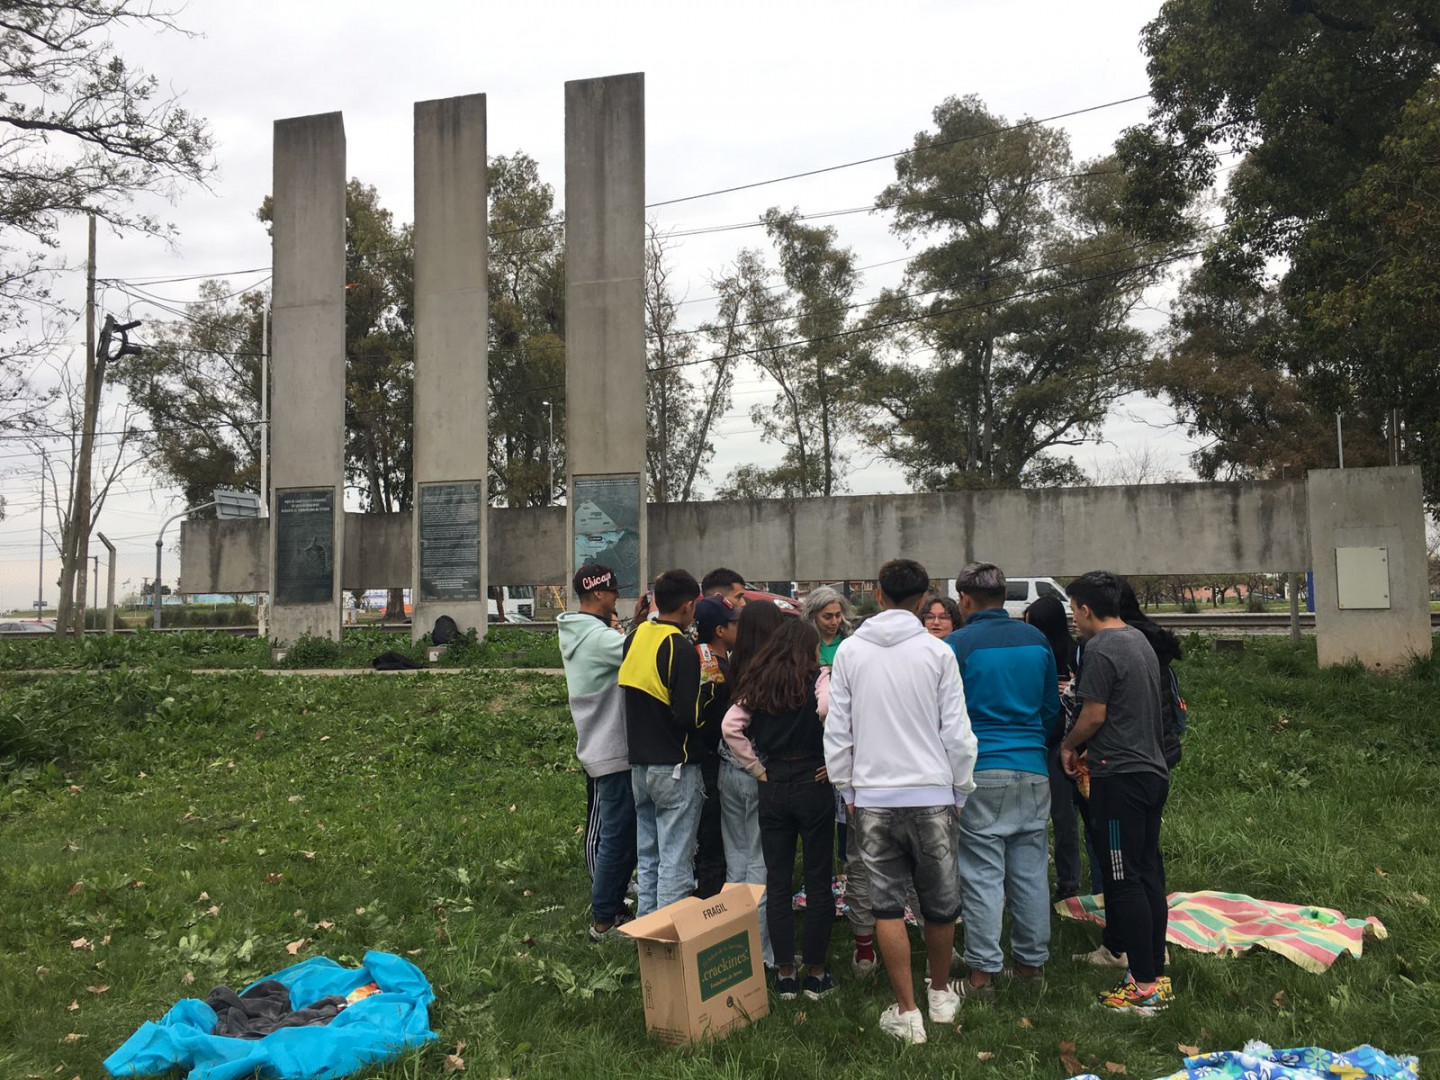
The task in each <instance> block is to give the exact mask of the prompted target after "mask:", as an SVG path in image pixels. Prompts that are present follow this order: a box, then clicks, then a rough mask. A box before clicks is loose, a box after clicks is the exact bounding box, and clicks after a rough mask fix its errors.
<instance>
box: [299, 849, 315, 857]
mask: <svg viewBox="0 0 1440 1080" xmlns="http://www.w3.org/2000/svg"><path fill="white" fill-rule="evenodd" d="M300 854H301V855H304V856H305V857H306V858H307V859H313V858H314V857H315V852H313V851H302V852H300Z"/></svg>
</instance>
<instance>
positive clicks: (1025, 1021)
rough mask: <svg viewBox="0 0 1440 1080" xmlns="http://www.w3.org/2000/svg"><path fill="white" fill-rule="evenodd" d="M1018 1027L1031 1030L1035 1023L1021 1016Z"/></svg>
mask: <svg viewBox="0 0 1440 1080" xmlns="http://www.w3.org/2000/svg"><path fill="white" fill-rule="evenodd" d="M1020 1026H1021V1027H1022V1028H1033V1027H1034V1026H1035V1022H1034V1021H1033V1020H1031V1019H1030V1018H1029V1017H1028V1016H1022V1017H1020Z"/></svg>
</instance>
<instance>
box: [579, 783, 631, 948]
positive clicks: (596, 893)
mask: <svg viewBox="0 0 1440 1080" xmlns="http://www.w3.org/2000/svg"><path fill="white" fill-rule="evenodd" d="M594 785H595V809H596V815H597V816H598V817H599V819H600V839H599V842H598V844H597V845H596V852H595V879H594V881H593V883H592V884H591V886H590V914H591V917H592V918H594V920H595V924H596V925H597V926H609V925H610V924H611V923H613V922H614V921H615V916H616V914H617V913H618V912H619V911H620V910H621V909H622V908H623V907H624V904H625V890H626V889H627V888H628V887H629V885H630V875H631V874H632V873H634V871H635V793H634V791H633V790H632V789H631V785H630V773H629V772H618V773H611V774H610V775H609V776H597V777H596V778H595V780H594Z"/></svg>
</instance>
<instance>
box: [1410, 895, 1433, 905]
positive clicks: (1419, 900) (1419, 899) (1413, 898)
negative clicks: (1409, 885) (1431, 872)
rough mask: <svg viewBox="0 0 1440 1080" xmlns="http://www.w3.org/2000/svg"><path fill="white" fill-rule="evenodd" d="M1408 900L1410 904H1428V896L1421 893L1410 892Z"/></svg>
mask: <svg viewBox="0 0 1440 1080" xmlns="http://www.w3.org/2000/svg"><path fill="white" fill-rule="evenodd" d="M1410 902H1411V903H1412V904H1428V903H1430V898H1429V897H1428V896H1425V895H1424V894H1423V893H1418V892H1412V893H1411V894H1410Z"/></svg>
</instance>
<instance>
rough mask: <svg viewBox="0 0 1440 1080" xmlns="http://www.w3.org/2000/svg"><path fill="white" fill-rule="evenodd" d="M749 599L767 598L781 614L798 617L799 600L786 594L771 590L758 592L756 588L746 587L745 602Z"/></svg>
mask: <svg viewBox="0 0 1440 1080" xmlns="http://www.w3.org/2000/svg"><path fill="white" fill-rule="evenodd" d="M751 600H769V601H770V603H772V604H774V605H775V606H776V607H778V608H779V609H780V612H781V614H783V615H793V616H794V617H795V618H797V619H798V618H799V617H800V603H799V601H797V600H791V599H790V597H788V596H781V595H780V594H779V593H773V592H760V591H759V590H758V589H746V590H745V602H746V603H747V604H748V603H749V602H750V601H751Z"/></svg>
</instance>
